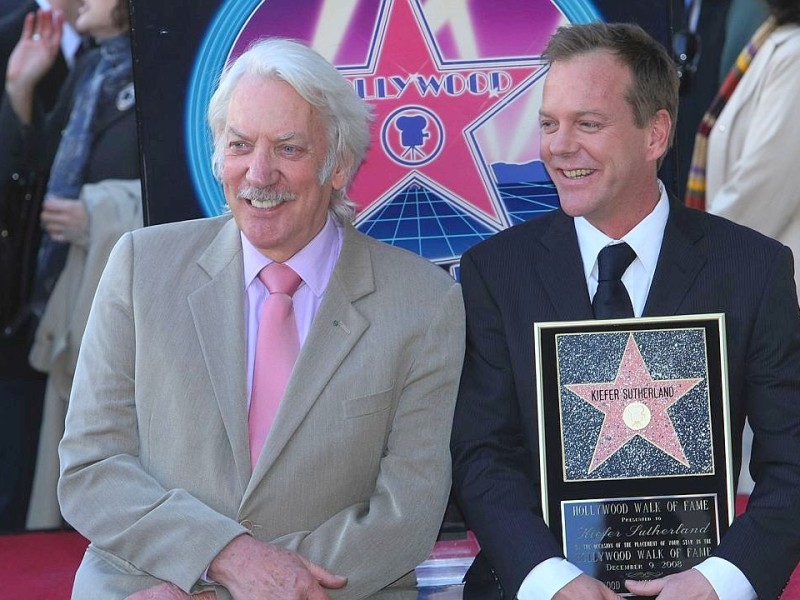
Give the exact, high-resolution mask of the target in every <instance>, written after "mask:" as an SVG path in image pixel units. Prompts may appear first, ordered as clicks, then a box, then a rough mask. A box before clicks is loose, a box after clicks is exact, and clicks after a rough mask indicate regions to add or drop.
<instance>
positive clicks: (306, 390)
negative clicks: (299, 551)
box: [245, 225, 375, 496]
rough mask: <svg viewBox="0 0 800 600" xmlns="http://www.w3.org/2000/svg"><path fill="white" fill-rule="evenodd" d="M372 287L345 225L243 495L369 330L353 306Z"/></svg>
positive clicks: (354, 235)
mask: <svg viewBox="0 0 800 600" xmlns="http://www.w3.org/2000/svg"><path fill="white" fill-rule="evenodd" d="M374 289H375V282H374V278H373V270H372V260H371V258H370V255H369V250H368V248H367V246H366V243H365V239H364V237H363V236H362V235H361V234H360V233H358V232H356V230H355V229H354V228H353V227H352V226H350V225H347V226H345V230H344V241H343V244H342V251H341V254H340V256H339V260H338V261H337V263H336V268H335V269H334V271H333V274H332V275H331V279H330V282H329V283H328V287H327V289H326V290H325V295H324V298H323V300H322V303H321V305H320V307H319V311H318V312H317V315H316V317H315V318H314V323H313V325H312V326H311V330H310V331H309V333H308V337H307V338H306V340H305V342H304V343H303V347H302V349H301V351H300V356H299V357H298V359H297V364H296V365H295V368H294V370H293V371H292V375H291V377H290V378H289V382H288V384H287V386H286V393H285V395H284V398H283V400H282V402H281V406H280V409H279V410H278V414H277V415H276V417H275V422H274V423H273V425H272V428H271V430H270V435H269V437H268V438H267V442H266V444H265V445H264V450H263V451H262V454H261V457H260V458H259V460H258V463H257V465H256V468H255V470H254V471H253V478H252V480H251V481H250V485H249V486H248V489H247V491H246V492H245V495H246V496H247V495H249V493H250V492H251V491H252V490H253V489H254V488H255V486H256V485H257V483H258V481H259V480H260V479H262V478H263V477H264V475H265V474H266V473H267V471H268V470H269V468H270V467H271V466H272V464H273V463H274V462H275V460H276V459H277V458H278V456H280V454H281V452H282V451H283V449H284V448H285V447H286V444H287V443H288V442H289V440H290V439H291V437H292V436H293V435H294V434H295V432H296V431H297V429H298V427H300V425H301V423H302V422H303V419H304V418H305V416H306V414H307V413H308V411H309V410H311V408H312V406H313V405H314V403H315V402H316V401H317V399H318V398H319V396H320V394H321V393H322V391H323V389H324V388H325V386H326V385H327V384H328V382H329V381H330V380H331V379H332V378H333V377H334V376H335V374H336V372H337V370H338V369H339V366H340V365H341V364H342V362H343V361H344V360H345V359H346V358H347V356H348V354H349V353H350V352H351V350H352V349H353V347H354V346H355V344H356V343H357V342H358V340H359V339H360V338H361V336H362V334H363V333H364V332H365V331H366V330H367V328H368V327H369V321H368V320H367V319H366V318H365V317H364V316H363V315H362V314H361V313H360V312H359V310H358V309H357V308H356V307H355V306H354V303H355V302H356V301H357V300H358V299H360V298H362V297H364V296H365V295H367V294H370V293H371V292H373V291H374Z"/></svg>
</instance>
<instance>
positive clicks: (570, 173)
mask: <svg viewBox="0 0 800 600" xmlns="http://www.w3.org/2000/svg"><path fill="white" fill-rule="evenodd" d="M592 173H594V169H569V170H566V169H565V170H564V175H566V176H567V177H568V178H569V179H578V178H580V177H586V176H587V175H591V174H592Z"/></svg>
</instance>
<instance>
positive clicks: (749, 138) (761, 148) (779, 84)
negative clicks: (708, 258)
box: [706, 25, 800, 281]
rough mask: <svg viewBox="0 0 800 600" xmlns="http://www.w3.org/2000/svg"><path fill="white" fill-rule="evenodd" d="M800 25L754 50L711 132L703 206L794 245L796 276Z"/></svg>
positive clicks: (799, 260)
mask: <svg viewBox="0 0 800 600" xmlns="http://www.w3.org/2000/svg"><path fill="white" fill-rule="evenodd" d="M799 94H800V27H798V26H797V25H784V26H781V27H779V28H778V29H776V30H775V31H774V32H773V33H772V35H771V36H770V37H769V38H768V39H767V40H766V42H765V43H764V45H763V46H762V47H761V49H760V50H759V51H758V53H757V54H756V56H755V58H754V59H753V62H752V63H751V65H750V67H749V68H748V70H747V71H746V72H745V74H744V76H743V77H742V80H741V81H740V82H739V85H738V86H737V87H736V90H735V91H734V93H733V95H732V96H731V98H730V100H728V103H727V104H726V105H725V108H724V109H723V111H722V113H721V114H720V116H719V119H718V120H717V123H716V124H715V125H714V128H713V129H712V131H711V136H710V138H709V148H708V166H707V171H706V177H707V190H706V204H707V209H708V212H710V213H714V214H717V215H721V216H723V217H726V218H728V219H730V220H731V221H735V222H737V223H740V224H742V225H747V226H748V227H751V228H753V229H755V230H756V231H760V232H761V233H763V234H765V235H768V236H770V237H772V238H775V239H777V240H779V241H780V242H782V243H784V244H785V245H787V246H789V247H790V248H791V249H792V252H794V260H795V281H800V182H798V178H797V172H796V169H797V163H798V161H797V157H798V155H799V154H800V105H798V102H797V98H798V95H799Z"/></svg>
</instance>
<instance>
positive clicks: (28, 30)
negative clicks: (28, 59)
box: [22, 12, 36, 40]
mask: <svg viewBox="0 0 800 600" xmlns="http://www.w3.org/2000/svg"><path fill="white" fill-rule="evenodd" d="M35 21H36V13H35V12H29V13H28V14H27V15H25V22H24V23H23V25H22V39H23V40H29V39H31V37H33V27H34V23H35Z"/></svg>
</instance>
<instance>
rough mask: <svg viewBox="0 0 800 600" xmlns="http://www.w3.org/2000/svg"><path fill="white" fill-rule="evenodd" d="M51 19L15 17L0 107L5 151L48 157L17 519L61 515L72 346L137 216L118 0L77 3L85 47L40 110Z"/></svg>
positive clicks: (129, 83)
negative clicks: (29, 453)
mask: <svg viewBox="0 0 800 600" xmlns="http://www.w3.org/2000/svg"><path fill="white" fill-rule="evenodd" d="M62 21H63V17H62V15H61V13H59V12H54V11H51V10H41V9H40V10H39V11H37V13H36V15H34V14H32V13H30V14H29V15H28V16H26V18H25V23H24V26H23V31H22V36H21V38H20V40H19V42H18V43H17V45H16V47H15V48H14V51H13V52H12V54H11V57H10V58H9V62H8V66H7V70H6V95H5V98H4V101H3V105H2V107H0V130H2V131H4V132H10V134H9V135H8V137H9V140H8V143H7V147H6V148H5V149H2V150H0V152H7V153H8V155H9V156H10V157H11V158H10V159H9V158H7V159H6V160H9V162H13V161H14V160H17V161H29V162H31V163H38V164H45V165H48V164H51V165H52V167H51V169H50V178H49V181H48V184H47V194H46V196H45V200H44V204H43V209H42V213H41V222H42V227H43V229H44V234H43V236H42V241H41V245H40V248H39V255H38V262H37V268H36V276H35V280H34V288H33V293H32V301H31V307H30V308H31V313H32V315H33V317H34V318H35V319H37V320H39V325H38V328H37V330H36V337H35V340H34V343H33V347H32V349H31V353H30V361H31V364H32V366H33V367H34V368H36V369H38V370H40V371H43V372H46V373H47V374H48V379H47V387H46V392H45V400H44V413H43V417H42V426H41V431H40V436H39V446H38V452H37V459H36V471H35V476H34V482H33V490H32V492H31V501H30V506H29V509H28V516H27V527H28V528H29V529H40V528H53V527H59V526H61V525H62V520H61V514H60V511H59V508H58V502H57V499H56V483H57V480H58V455H57V446H58V442H59V440H60V439H61V435H62V434H63V430H64V416H65V413H66V407H67V402H68V399H69V392H70V389H71V386H72V374H73V371H74V366H75V362H76V360H77V354H78V347H79V344H80V340H81V337H82V335H83V328H84V326H85V321H86V317H87V315H88V311H89V307H90V304H91V299H92V297H93V295H94V290H95V287H96V285H97V281H98V280H99V276H100V273H101V272H102V269H103V267H104V265H105V260H106V258H107V256H108V253H109V252H110V250H111V247H112V246H113V244H114V242H115V241H116V240H117V238H118V237H119V236H120V235H121V234H122V233H124V232H125V231H128V230H130V229H133V228H135V227H138V226H140V225H141V221H142V216H141V187H140V184H139V181H138V179H139V156H138V139H137V134H136V119H135V113H134V106H135V96H134V90H133V76H132V58H131V50H130V38H129V35H128V29H129V22H128V2H127V0H84V1H83V2H82V3H81V5H80V8H79V10H78V16H77V19H76V21H75V27H76V29H77V31H78V32H79V33H81V34H83V35H88V36H91V37H92V38H93V39H94V41H95V42H96V44H97V47H96V48H94V49H91V50H88V51H87V52H84V53H82V54H81V56H80V58H79V59H78V61H77V62H76V65H75V68H74V70H73V71H72V72H71V73H70V76H69V78H68V80H67V81H66V83H65V84H64V87H63V88H62V91H61V93H60V95H59V99H58V102H57V104H56V106H55V108H54V109H53V111H51V112H50V113H49V114H47V115H44V114H42V112H41V111H40V110H39V109H38V107H37V106H36V105H35V103H34V90H35V88H36V85H37V83H38V82H39V81H40V80H41V78H42V77H43V76H44V74H45V73H46V72H47V71H48V70H49V69H50V68H51V67H52V65H53V62H54V61H55V59H56V57H57V55H58V52H59V48H60V43H61V39H62V34H61V31H62V28H61V24H62ZM2 162H3V161H2V160H0V164H2Z"/></svg>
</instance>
